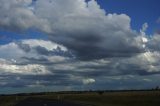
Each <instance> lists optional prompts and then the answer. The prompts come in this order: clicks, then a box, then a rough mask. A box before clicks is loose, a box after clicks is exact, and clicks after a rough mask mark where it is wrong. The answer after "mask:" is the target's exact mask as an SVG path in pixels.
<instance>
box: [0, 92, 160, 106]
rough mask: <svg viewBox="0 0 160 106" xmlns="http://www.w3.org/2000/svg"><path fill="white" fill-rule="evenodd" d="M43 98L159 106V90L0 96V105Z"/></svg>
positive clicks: (89, 105) (94, 105) (95, 105)
mask: <svg viewBox="0 0 160 106" xmlns="http://www.w3.org/2000/svg"><path fill="white" fill-rule="evenodd" d="M31 97H32V98H41V99H42V98H44V99H50V100H57V101H69V102H74V103H79V104H85V105H86V106H159V104H160V91H127V92H105V93H103V94H99V93H97V92H83V93H45V94H41V95H40V94H36V95H32V94H30V95H19V96H18V95H8V96H0V106H15V104H17V103H18V102H21V101H22V100H25V99H27V98H31Z"/></svg>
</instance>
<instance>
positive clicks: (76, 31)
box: [0, 0, 145, 60]
mask: <svg viewBox="0 0 160 106" xmlns="http://www.w3.org/2000/svg"><path fill="white" fill-rule="evenodd" d="M1 2H2V3H1V4H3V5H1V6H0V7H1V11H3V12H1V13H2V14H1V15H0V19H1V21H0V26H1V27H2V28H5V29H8V30H9V29H11V30H14V29H15V30H19V29H22V30H27V29H29V28H35V29H38V30H40V31H43V32H46V33H47V34H48V35H49V38H50V39H51V40H52V41H53V42H56V43H58V44H61V45H63V46H65V47H67V48H68V49H69V50H70V51H72V52H73V53H74V54H75V55H76V56H77V58H78V59H82V60H90V59H100V58H105V57H126V56H127V57H128V56H132V55H135V54H137V53H140V52H143V51H144V49H143V47H141V46H139V43H141V42H137V40H135V39H136V37H137V36H138V33H136V32H135V31H133V30H132V29H131V28H130V21H131V19H130V17H129V16H127V15H126V14H109V13H106V12H105V10H103V9H101V8H100V6H99V5H98V4H97V2H96V1H95V0H91V1H88V2H85V0H67V1H64V0H52V1H51V0H45V1H44V0H36V1H31V0H30V1H28V2H26V1H25V0H19V1H18V0H12V2H9V1H7V0H1ZM8 2H9V3H8ZM33 2H34V3H33ZM31 7H32V9H30V8H31ZM144 27H145V26H144ZM12 28H14V29H12ZM115 41H116V42H115ZM111 45H112V46H111ZM23 46H24V45H23Z"/></svg>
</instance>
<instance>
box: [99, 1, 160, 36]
mask: <svg viewBox="0 0 160 106" xmlns="http://www.w3.org/2000/svg"><path fill="white" fill-rule="evenodd" d="M97 1H98V3H99V4H100V5H101V7H102V8H103V9H105V10H106V12H108V13H117V14H121V13H124V14H127V15H129V16H130V17H131V19H132V20H131V26H132V28H133V29H135V30H137V31H139V29H140V28H141V26H142V24H144V23H145V22H147V23H148V25H149V28H148V31H147V33H148V34H153V33H154V32H155V31H156V30H157V29H159V28H160V24H158V23H157V19H158V18H159V16H160V9H159V4H160V1H159V0H97Z"/></svg>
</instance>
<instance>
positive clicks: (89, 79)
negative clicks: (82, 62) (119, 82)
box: [83, 78, 95, 84]
mask: <svg viewBox="0 0 160 106" xmlns="http://www.w3.org/2000/svg"><path fill="white" fill-rule="evenodd" d="M94 82H95V79H92V78H88V79H83V84H92V83H94Z"/></svg>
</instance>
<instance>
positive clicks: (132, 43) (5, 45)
mask: <svg viewBox="0 0 160 106" xmlns="http://www.w3.org/2000/svg"><path fill="white" fill-rule="evenodd" d="M158 4H160V1H159V0H0V88H1V89H0V94H8V93H9V94H10V93H22V92H45V91H71V90H124V89H151V88H154V87H156V86H159V85H160V83H159V80H160V70H159V69H160V9H159V5H158Z"/></svg>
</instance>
